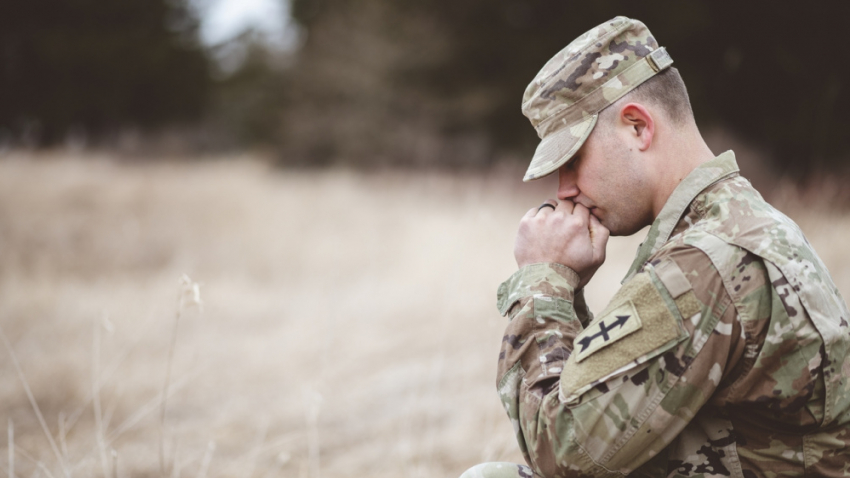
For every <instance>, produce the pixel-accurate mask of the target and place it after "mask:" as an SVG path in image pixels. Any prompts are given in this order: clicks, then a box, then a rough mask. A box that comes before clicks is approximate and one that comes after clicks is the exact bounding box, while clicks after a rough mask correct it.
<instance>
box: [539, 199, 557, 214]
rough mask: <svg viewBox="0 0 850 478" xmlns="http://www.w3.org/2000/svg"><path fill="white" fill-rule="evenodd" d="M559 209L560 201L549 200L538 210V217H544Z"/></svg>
mask: <svg viewBox="0 0 850 478" xmlns="http://www.w3.org/2000/svg"><path fill="white" fill-rule="evenodd" d="M557 207H558V201H556V200H554V199H547V200H546V201H544V202H543V204H541V205H540V206H539V207H538V208H537V215H544V214H547V213H549V212H551V211H554V210H555V208H557Z"/></svg>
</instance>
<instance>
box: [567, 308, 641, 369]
mask: <svg viewBox="0 0 850 478" xmlns="http://www.w3.org/2000/svg"><path fill="white" fill-rule="evenodd" d="M640 328H641V323H640V315H638V312H637V310H636V309H635V305H634V304H633V303H632V301H628V302H626V303H625V304H623V305H621V306H619V307H617V308H615V309H614V310H612V311H610V312H609V313H608V314H606V316H605V317H603V318H601V320H598V321H594V322H592V323H591V324H590V325H588V326H587V328H586V329H584V330H583V331H582V332H581V333H580V334H578V336H576V338H575V340H574V341H573V343H574V344H575V350H574V351H573V353H575V354H576V363H578V362H581V361H582V360H584V359H585V358H587V357H588V356H589V355H590V354H592V353H594V352H596V351H597V350H599V349H601V348H603V347H607V346H609V345H611V344H613V343H614V342H616V341H618V340H620V339H622V338H623V337H625V336H627V335H629V334H631V333H633V332H637V331H638V330H639V329H640Z"/></svg>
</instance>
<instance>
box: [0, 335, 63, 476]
mask: <svg viewBox="0 0 850 478" xmlns="http://www.w3.org/2000/svg"><path fill="white" fill-rule="evenodd" d="M0 340H2V341H3V345H4V346H5V347H6V350H7V351H8V352H9V357H11V359H12V364H13V365H14V367H15V371H16V372H17V374H18V379H20V381H21V384H22V385H23V387H24V391H25V392H26V394H27V399H28V400H29V402H30V406H31V407H32V410H33V412H35V416H36V417H37V418H38V423H39V425H41V430H42V431H43V432H44V436H45V437H46V438H47V441H48V442H49V443H50V448H51V449H52V450H53V454H54V456H55V457H56V461H57V463H59V466H60V467H61V468H62V472H63V473H64V474H65V476H66V477H67V478H70V477H71V472H70V471H69V470H68V466H67V464H66V463H65V460H64V459H63V458H62V454H61V453H59V448H58V447H57V446H56V441H54V440H53V435H52V434H51V433H50V429H48V428H47V423H46V422H45V421H44V416H43V415H42V414H41V409H40V408H39V406H38V403H37V402H36V401H35V397H34V396H33V394H32V390H30V386H29V383H27V379H26V377H25V376H24V371H23V370H22V369H21V364H19V363H18V356H17V355H15V351H14V350H13V349H12V344H10V343H9V339H7V338H6V333H5V332H3V327H0ZM39 463H40V462H39Z"/></svg>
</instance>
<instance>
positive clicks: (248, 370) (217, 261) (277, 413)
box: [0, 153, 850, 478]
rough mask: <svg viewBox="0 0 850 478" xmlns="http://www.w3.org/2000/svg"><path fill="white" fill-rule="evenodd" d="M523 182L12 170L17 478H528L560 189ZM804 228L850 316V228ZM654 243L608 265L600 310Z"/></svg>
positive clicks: (246, 167)
mask: <svg viewBox="0 0 850 478" xmlns="http://www.w3.org/2000/svg"><path fill="white" fill-rule="evenodd" d="M518 175H519V172H518V171H514V170H511V171H508V170H502V171H492V172H490V173H487V174H472V173H459V174H448V173H427V172H408V173H402V172H372V173H362V172H352V171H347V170H329V171H322V172H316V171H279V170H274V169H272V168H270V167H268V166H267V165H266V164H265V163H263V162H262V161H260V160H257V159H252V158H222V159H220V160H206V161H194V162H193V161H180V162H176V163H175V162H172V163H169V162H161V161H157V162H150V161H148V162H142V161H119V160H115V159H114V158H110V157H109V156H107V155H89V157H86V158H83V157H82V155H79V154H77V155H75V154H70V153H68V154H62V153H53V154H47V153H44V154H38V155H32V154H25V153H10V154H7V155H6V156H4V157H2V158H0V326H2V332H3V336H4V337H5V339H6V340H7V341H8V344H9V346H6V345H3V346H2V348H0V404H2V405H0V420H2V421H0V430H2V429H5V431H4V432H3V433H2V435H3V436H8V437H11V438H12V440H9V439H8V438H6V439H4V438H0V443H4V448H2V450H0V470H2V472H0V476H2V475H6V474H8V473H9V472H10V470H11V469H12V468H14V474H15V475H16V476H42V477H56V478H60V477H63V476H83V477H88V476H105V477H114V476H116V475H117V476H120V477H128V476H158V475H161V474H164V475H166V476H172V477H178V476H187V477H204V476H210V477H214V476H228V477H229V476H234V477H245V478H248V477H266V476H269V477H270V476H293V477H308V476H309V477H313V478H316V477H318V476H322V477H325V478H328V477H376V478H379V477H399V476H407V477H453V476H457V475H458V474H459V473H460V472H461V471H463V470H464V469H465V468H466V467H468V466H470V465H472V464H474V463H477V462H480V461H482V460H521V457H520V455H519V453H518V450H517V447H516V445H515V444H514V441H513V438H512V431H511V427H510V424H509V422H508V421H507V419H506V418H505V415H504V412H503V410H502V409H501V408H500V405H499V402H498V398H497V396H496V393H495V385H494V373H495V362H496V356H497V353H498V348H499V343H500V339H501V335H502V330H503V327H504V325H505V320H504V319H503V318H501V317H500V316H499V315H498V313H497V312H496V309H495V305H494V303H495V290H496V287H497V285H498V284H499V283H500V282H501V281H502V280H504V279H505V278H507V277H508V275H510V274H511V273H512V272H513V271H514V270H515V265H514V262H513V258H512V248H513V237H514V233H515V227H516V224H517V222H518V220H519V217H520V216H521V215H522V214H523V213H524V212H525V211H526V210H527V209H528V208H529V207H532V206H534V205H536V204H539V203H540V202H541V201H542V200H543V199H544V198H546V197H548V196H551V195H552V194H553V191H554V183H552V182H551V181H549V182H544V183H541V184H535V185H531V186H528V185H522V184H521V183H520V182H519V177H518ZM782 202H783V204H786V205H787V204H791V203H792V202H793V201H792V200H791V198H786V200H785V201H782ZM781 207H782V206H781ZM783 209H785V210H786V212H787V213H789V215H791V216H792V217H793V218H794V219H796V220H798V221H799V222H800V224H801V225H802V227H803V229H804V230H805V231H806V233H807V235H808V236H809V238H810V240H811V241H812V242H813V243H814V245H815V247H816V248H817V249H818V251H820V253H821V255H822V257H823V259H824V260H825V261H826V263H827V265H828V266H829V267H830V269H831V271H832V274H833V277H834V278H835V280H836V282H837V284H838V286H839V287H840V288H841V290H842V291H844V292H845V296H846V295H847V292H848V291H850V255H848V254H847V252H846V250H847V249H845V247H846V237H847V236H848V232H850V215H843V214H841V213H839V212H830V211H824V210H820V209H822V208H812V207H809V208H803V207H799V206H798V207H796V208H790V209H789V208H788V207H783ZM639 236H641V235H639ZM641 239H642V237H632V238H614V239H612V240H611V242H610V243H609V250H608V261H607V262H606V264H605V265H604V266H603V268H602V269H600V271H599V272H598V274H597V277H596V278H595V279H594V281H593V282H592V283H591V285H590V286H588V289H589V301H590V302H591V306H592V307H593V308H594V310H600V308H601V307H602V306H604V304H605V302H606V300H608V298H610V296H611V295H613V292H614V291H615V290H616V287H617V284H618V283H619V279H620V278H621V276H622V275H623V274H624V273H625V271H626V269H627V267H628V264H629V263H630V261H631V258H632V255H633V253H634V251H635V249H636V247H637V245H638V243H639V242H640V240H641ZM184 273H185V274H188V276H190V277H191V279H192V280H194V281H198V282H199V283H200V296H201V299H202V301H203V311H202V312H200V311H199V307H198V306H197V304H195V303H194V300H193V297H192V294H188V295H181V287H182V286H181V285H180V282H179V281H180V278H181V276H182V275H183V274H184ZM181 298H182V299H183V300H182V307H181V306H180V300H179V299H181ZM178 310H179V311H180V312H179V319H178ZM172 344H173V345H172ZM9 348H11V350H12V351H13V354H10V352H9ZM13 356H14V357H15V358H16V360H17V362H18V363H19V366H20V370H21V371H22V375H23V377H24V378H25V380H26V382H27V383H28V386H29V387H30V389H31V391H32V396H33V398H34V400H35V402H36V403H37V404H38V408H39V409H40V412H41V414H42V415H43V419H44V425H45V426H44V427H42V426H41V425H40V423H39V419H38V416H37V414H36V413H35V411H34V409H33V406H32V405H31V403H30V400H29V399H28V396H27V392H26V389H25V387H24V385H23V383H22V381H21V379H20V377H19V374H18V373H17V372H16V367H15V363H14V361H13V359H12V358H13ZM169 356H173V358H172V360H170V361H169ZM169 363H170V378H168V379H167V378H166V376H167V374H169V372H168V370H169ZM166 381H167V382H168V393H167V397H168V398H167V403H166V405H167V406H166V415H165V419H164V420H163V416H162V405H161V402H162V400H161V397H162V394H163V390H164V387H165V386H166ZM44 428H46V429H47V433H46V432H45V431H44ZM48 434H49V437H50V438H48ZM51 441H52V443H51ZM10 444H13V446H10ZM10 448H11V451H12V452H13V453H11V454H10V453H9V451H10ZM10 460H11V461H12V462H13V463H10Z"/></svg>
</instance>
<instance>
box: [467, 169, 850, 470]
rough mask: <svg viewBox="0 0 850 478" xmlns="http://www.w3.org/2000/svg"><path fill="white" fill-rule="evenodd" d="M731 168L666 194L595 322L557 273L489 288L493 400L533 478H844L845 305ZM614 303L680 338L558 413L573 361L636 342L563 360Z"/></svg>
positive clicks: (576, 370)
mask: <svg viewBox="0 0 850 478" xmlns="http://www.w3.org/2000/svg"><path fill="white" fill-rule="evenodd" d="M737 169H738V168H737V165H736V163H735V158H734V155H733V154H732V153H731V152H727V153H724V154H723V155H720V156H718V157H717V158H715V159H714V160H712V161H709V162H707V163H705V164H703V165H702V166H700V167H699V168H697V169H696V170H694V171H693V172H692V173H691V174H690V175H689V176H688V177H687V178H685V180H683V181H682V183H680V185H679V186H678V187H677V189H676V190H675V191H674V193H673V195H672V196H671V197H670V198H669V200H668V201H667V203H666V205H665V207H664V209H663V210H662V212H661V214H660V215H659V217H658V219H657V220H656V221H655V222H654V223H653V225H652V228H651V229H650V232H649V234H648V236H647V240H646V242H645V244H644V245H642V246H641V248H640V249H639V251H638V257H637V260H636V261H635V263H636V265H635V266H633V268H632V270H631V271H630V272H629V275H628V276H627V278H626V280H625V281H624V285H623V287H622V288H621V289H620V290H619V291H618V292H617V293H616V294H615V296H614V298H613V299H612V301H611V303H610V304H609V306H608V307H606V310H604V311H602V312H601V313H600V314H599V315H598V316H597V317H596V318H592V317H591V316H590V315H589V313H587V311H586V306H585V305H584V304H583V299H582V298H581V294H580V291H579V292H578V293H576V291H575V286H576V285H577V284H578V280H577V278H576V275H575V273H574V272H573V271H571V270H570V269H568V268H566V267H564V266H562V265H558V264H533V265H530V266H526V267H524V268H522V269H520V270H519V271H517V273H516V274H514V275H513V276H512V277H511V278H510V279H509V280H508V281H506V282H505V284H503V286H501V287H500V289H499V301H498V306H499V310H500V311H501V312H502V313H503V314H507V315H508V316H509V317H510V323H509V324H508V327H507V330H506V333H505V337H504V340H503V343H502V350H501V353H500V355H499V362H498V385H497V386H498V392H499V395H500V397H501V400H502V403H503V404H504V406H505V409H506V411H507V413H508V416H509V417H510V419H511V422H512V423H513V425H514V430H515V431H516V435H517V440H518V442H519V445H520V449H521V451H522V452H523V454H524V456H525V458H526V461H527V462H528V464H529V465H530V467H531V468H532V470H533V471H534V473H535V476H543V477H554V476H558V477H591V476H640V477H664V476H669V477H717V476H731V477H741V478H757V477H765V478H767V477H771V478H772V477H777V476H823V477H838V476H850V390H848V378H850V356H848V349H847V347H848V343H850V326H848V313H847V307H846V305H845V303H844V300H843V299H842V298H841V295H840V294H839V292H838V290H837V289H836V288H835V285H834V284H833V282H832V279H831V278H830V276H829V274H828V272H827V270H826V268H825V267H824V265H823V263H822V262H821V261H820V259H819V258H818V257H817V255H816V254H815V252H814V250H813V249H812V248H811V246H810V245H809V243H808V242H807V241H806V239H805V237H804V236H803V234H802V232H801V231H800V229H799V228H798V227H797V226H796V225H795V224H794V223H793V222H792V221H791V220H790V219H788V218H787V217H785V216H784V215H783V214H782V213H780V212H779V211H777V210H776V209H774V208H772V207H771V206H770V205H768V204H767V203H766V202H764V200H763V199H762V198H761V196H760V195H759V194H758V192H756V191H755V190H754V189H753V188H752V186H751V185H750V184H749V182H748V181H747V180H746V179H744V178H742V177H740V176H739V175H738V173H737ZM646 244H650V245H649V246H647V245H646ZM626 301H633V303H635V304H637V307H638V309H639V310H640V311H641V312H640V313H641V316H642V320H644V321H645V322H646V319H649V318H651V317H650V314H658V315H664V316H665V317H674V318H675V322H676V326H678V327H682V328H683V329H684V331H685V333H684V334H682V335H681V336H677V337H680V338H677V340H678V341H676V342H675V343H674V344H673V345H672V346H669V345H666V346H665V347H659V348H658V349H657V350H654V351H652V352H650V353H646V354H642V356H640V357H636V358H635V360H633V361H630V362H628V363H622V366H621V367H620V368H619V369H618V371H617V372H615V373H613V374H607V375H606V376H600V377H597V379H596V380H595V381H593V383H592V386H591V387H589V388H586V389H584V390H583V391H581V392H580V393H578V394H575V395H574V396H572V397H570V399H569V400H568V399H567V397H566V395H567V393H565V390H562V388H563V387H564V386H565V385H564V384H565V383H567V382H569V381H570V379H571V378H572V376H573V375H575V374H579V375H580V374H586V373H588V372H587V370H588V369H587V368H582V367H583V364H585V362H592V361H593V356H594V355H597V354H599V355H600V356H601V355H602V354H603V353H604V351H606V350H611V349H617V348H619V349H620V351H621V352H622V351H624V350H625V351H628V350H629V349H630V348H633V347H634V346H635V345H636V342H635V341H637V340H639V336H638V334H637V333H635V334H631V335H628V336H626V337H624V338H622V339H620V340H618V341H617V342H616V343H614V344H612V345H610V346H609V347H606V348H604V349H602V351H600V352H594V354H592V355H591V356H590V357H589V358H587V359H586V360H584V361H583V362H582V363H581V364H576V363H575V361H574V360H572V361H571V360H570V357H571V356H572V353H573V340H574V338H575V337H576V336H577V335H578V334H579V333H581V331H582V330H584V329H585V328H586V327H587V326H588V325H589V324H591V323H593V324H596V323H597V321H600V320H604V319H605V318H606V314H608V313H609V312H610V311H611V310H613V309H615V308H616V307H618V306H619V305H621V304H623V303H624V302H626ZM577 309H579V310H581V311H582V312H581V315H580V314H579V312H578V311H577ZM653 311H654V312H653ZM591 321H592V322H591ZM614 365H619V364H614ZM477 469H478V470H484V469H488V468H487V466H483V465H482V466H480V467H479V468H477ZM499 470H502V471H505V472H509V471H510V470H512V468H510V467H504V466H503V467H502V468H499ZM516 470H519V468H516ZM473 476H475V475H473ZM483 476H487V475H483ZM493 476H507V475H493ZM510 476H523V475H519V474H514V475H510Z"/></svg>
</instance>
